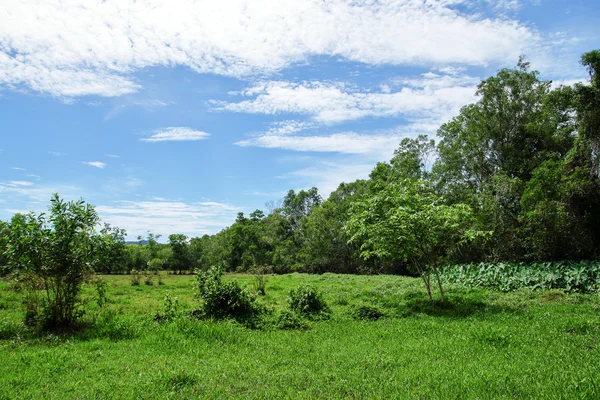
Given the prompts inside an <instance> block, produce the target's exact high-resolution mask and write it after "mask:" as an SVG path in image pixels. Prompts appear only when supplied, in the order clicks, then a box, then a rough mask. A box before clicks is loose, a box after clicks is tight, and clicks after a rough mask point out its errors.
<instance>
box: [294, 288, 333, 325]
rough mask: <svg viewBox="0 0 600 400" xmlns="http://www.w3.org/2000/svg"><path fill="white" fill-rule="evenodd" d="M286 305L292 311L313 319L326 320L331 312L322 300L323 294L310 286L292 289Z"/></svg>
mask: <svg viewBox="0 0 600 400" xmlns="http://www.w3.org/2000/svg"><path fill="white" fill-rule="evenodd" d="M288 305H289V307H290V309H291V310H292V311H295V312H297V313H299V314H301V315H303V316H305V317H310V318H313V319H315V318H320V319H326V318H328V317H329V316H330V314H331V310H330V308H329V306H328V305H327V302H326V301H325V299H324V298H323V293H321V292H320V291H318V290H317V289H316V288H315V287H313V286H310V285H302V286H299V287H298V288H296V289H292V290H291V291H290V297H289V298H288Z"/></svg>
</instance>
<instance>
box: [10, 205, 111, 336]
mask: <svg viewBox="0 0 600 400" xmlns="http://www.w3.org/2000/svg"><path fill="white" fill-rule="evenodd" d="M98 222H99V218H98V214H97V213H96V211H95V210H94V208H93V207H92V206H90V205H89V204H85V202H84V201H83V200H79V201H71V202H65V201H63V200H62V199H60V197H59V196H58V194H55V195H54V196H53V197H52V199H51V204H50V212H49V214H48V217H46V215H45V214H43V213H42V214H39V215H36V214H35V213H29V214H27V215H23V214H15V215H14V216H13V218H12V220H11V223H10V228H9V231H8V242H7V249H6V252H5V255H6V258H7V261H8V267H9V269H10V271H11V272H17V273H18V274H20V275H21V276H25V277H29V278H31V279H30V280H29V282H31V283H32V284H33V285H32V286H27V285H26V289H27V291H28V292H29V299H30V301H31V303H28V309H27V315H26V319H27V320H28V321H29V322H31V323H33V324H35V325H37V327H38V328H40V329H42V330H65V329H71V328H73V327H74V326H75V325H76V323H77V320H78V319H79V317H81V315H82V310H81V308H80V304H81V302H80V298H79V292H80V289H81V286H82V284H83V283H84V281H85V278H86V276H87V274H88V273H89V272H90V271H91V270H92V267H93V266H94V265H96V264H97V263H98V256H99V254H98V252H97V251H94V250H95V249H96V248H97V247H98V244H99V243H100V242H101V241H102V236H101V235H100V234H98V232H97V231H96V226H97V224H98ZM38 285H39V286H40V288H43V293H42V294H39V292H40V289H39V288H38Z"/></svg>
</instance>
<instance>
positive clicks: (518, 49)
mask: <svg viewBox="0 0 600 400" xmlns="http://www.w3.org/2000/svg"><path fill="white" fill-rule="evenodd" d="M504 3H513V1H507V0H504ZM468 4H469V3H468V1H467V0H453V1H448V0H437V1H436V0H429V1H422V0H406V1H400V0H388V1H366V0H358V1H348V0H331V1H327V2H322V1H315V0H288V1H283V0H256V1H252V2H247V1H245V0H223V1H195V0H181V1H177V2H171V1H166V0H165V1H160V0H137V1H135V0H118V1H117V0H108V1H103V2H88V1H83V0H79V1H75V2H74V1H67V0H56V1H52V2H44V3H43V4H40V3H39V2H37V1H34V0H5V1H3V2H2V5H1V6H0V85H2V84H3V85H4V86H6V87H8V88H21V87H23V86H24V87H26V88H30V89H32V90H35V91H39V92H44V93H49V94H51V95H54V96H66V97H74V96H84V95H98V96H120V95H123V94H126V93H131V92H134V91H136V90H138V89H139V88H140V86H139V84H138V83H137V82H136V81H135V79H134V78H133V77H132V74H133V73H134V72H135V71H137V70H139V69H142V68H147V67H151V66H173V65H183V66H187V67H189V68H191V69H193V70H195V71H198V72H208V73H216V74H224V75H231V76H244V75H248V74H269V73H272V72H275V71H278V70H280V69H282V68H285V67H287V66H289V65H291V64H293V63H297V62H305V61H306V60H307V59H308V58H309V57H311V56H314V55H325V56H331V57H339V58H341V59H345V60H350V61H358V62H362V63H368V64H373V65H379V64H392V65H406V64H411V65H414V64H418V65H425V64H447V63H466V64H470V65H488V64H490V63H495V62H504V61H506V60H515V59H517V57H518V55H519V54H523V53H526V54H531V53H532V51H534V48H536V47H537V46H538V43H540V42H541V39H540V35H539V34H538V33H537V32H536V30H535V29H534V28H532V27H530V26H528V25H525V24H522V23H520V22H518V21H515V20H512V19H510V18H508V17H506V16H504V17H501V18H495V17H490V18H488V17H484V16H483V15H484V13H479V12H476V11H473V10H469V7H461V9H462V10H464V11H458V7H454V6H456V5H468Z"/></svg>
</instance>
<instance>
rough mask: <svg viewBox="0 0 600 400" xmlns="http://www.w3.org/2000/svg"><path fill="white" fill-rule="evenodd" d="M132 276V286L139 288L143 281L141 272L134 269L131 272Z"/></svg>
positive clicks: (130, 277)
mask: <svg viewBox="0 0 600 400" xmlns="http://www.w3.org/2000/svg"><path fill="white" fill-rule="evenodd" d="M129 274H130V276H129V279H130V282H131V286H139V285H140V281H141V280H142V275H141V274H140V271H138V270H137V269H132V270H131V271H130V272H129Z"/></svg>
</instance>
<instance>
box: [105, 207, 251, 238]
mask: <svg viewBox="0 0 600 400" xmlns="http://www.w3.org/2000/svg"><path fill="white" fill-rule="evenodd" d="M96 210H97V211H98V214H99V215H100V217H101V219H102V221H105V222H108V223H110V224H111V225H115V226H118V227H119V228H123V229H126V230H127V233H128V235H129V236H130V237H131V236H137V235H144V234H145V233H146V231H152V232H154V233H159V234H163V235H169V234H171V233H184V234H186V235H191V236H200V235H204V234H213V233H216V232H218V231H219V230H221V229H223V228H225V227H226V226H228V225H230V224H231V223H233V221H234V220H235V217H236V215H237V213H238V212H240V211H243V209H241V208H239V207H234V206H231V205H229V204H224V203H218V202H198V203H185V202H181V201H138V202H134V201H121V202H118V203H116V205H114V206H98V207H96Z"/></svg>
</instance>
